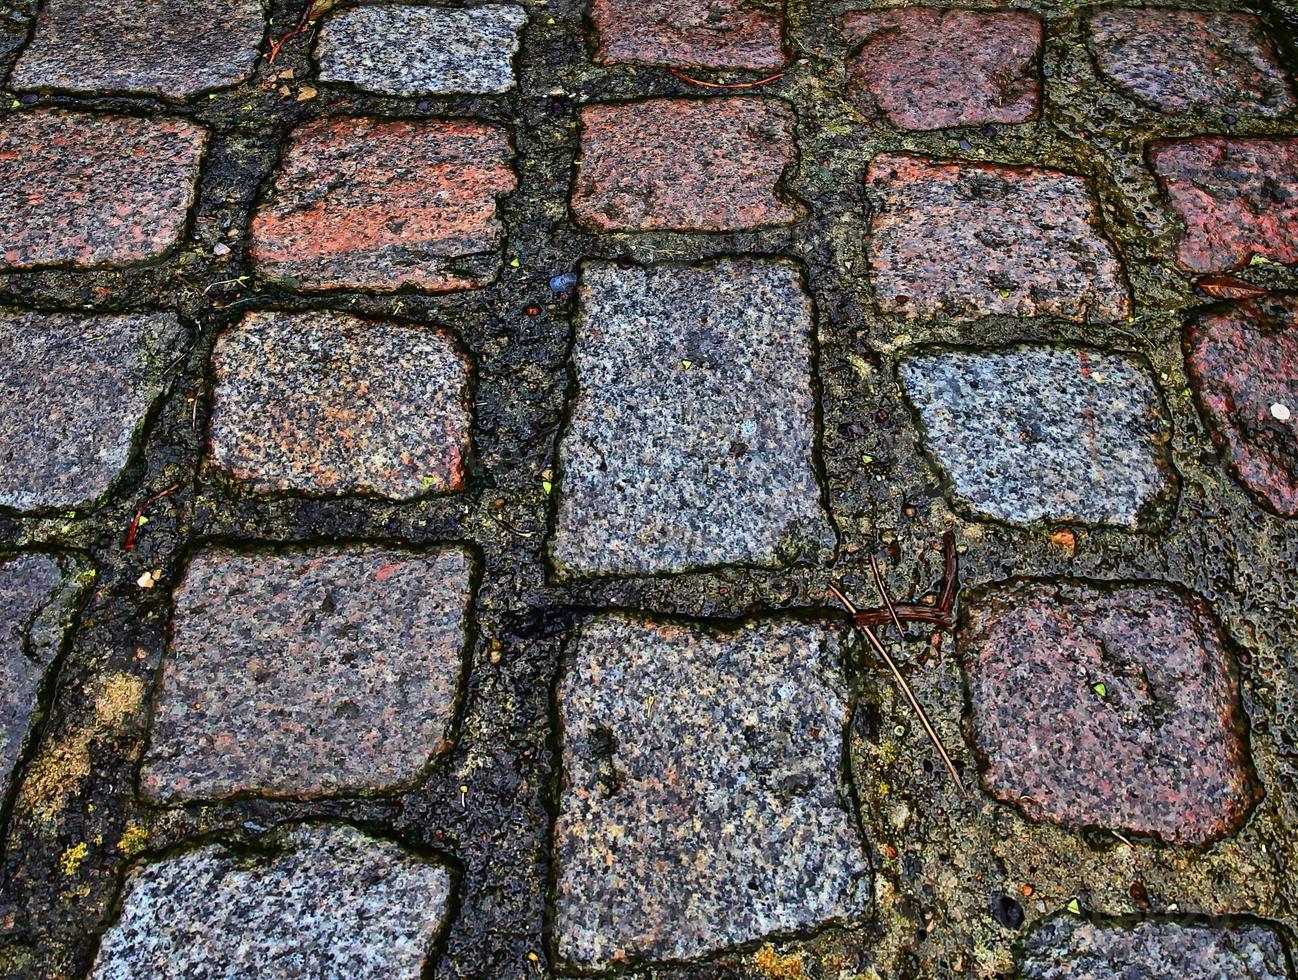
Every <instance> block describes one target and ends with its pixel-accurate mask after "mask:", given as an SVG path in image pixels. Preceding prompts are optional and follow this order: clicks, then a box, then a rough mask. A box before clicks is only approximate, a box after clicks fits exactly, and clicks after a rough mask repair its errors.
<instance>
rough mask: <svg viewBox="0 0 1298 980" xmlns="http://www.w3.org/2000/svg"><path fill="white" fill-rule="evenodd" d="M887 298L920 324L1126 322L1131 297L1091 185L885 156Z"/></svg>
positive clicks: (878, 176)
mask: <svg viewBox="0 0 1298 980" xmlns="http://www.w3.org/2000/svg"><path fill="white" fill-rule="evenodd" d="M867 180H868V184H869V187H870V189H871V190H872V191H873V192H874V193H875V194H877V195H878V196H879V198H880V199H881V206H880V207H879V209H878V210H877V211H875V213H874V214H873V216H872V217H871V221H870V240H869V256H870V267H871V272H872V277H873V281H874V289H875V298H876V301H877V302H878V304H879V306H880V307H881V308H882V309H883V310H885V311H886V312H888V313H893V314H897V315H900V316H903V317H905V318H907V319H912V320H920V319H928V318H932V317H939V316H941V317H947V318H950V319H956V320H968V319H973V318H976V317H981V316H989V315H992V314H998V313H1000V314H1009V315H1011V316H1057V317H1062V318H1064V319H1067V320H1076V321H1083V320H1125V319H1126V318H1127V317H1128V316H1129V315H1130V313H1131V298H1130V295H1129V293H1128V291H1127V287H1126V284H1125V282H1124V279H1123V275H1122V268H1121V266H1120V265H1119V262H1118V258H1117V256H1116V255H1115V254H1114V251H1113V247H1112V246H1111V245H1110V244H1109V242H1108V241H1107V240H1106V239H1105V238H1104V236H1103V235H1102V234H1101V233H1100V229H1099V217H1098V209H1097V206H1096V203H1095V200H1094V198H1093V197H1092V196H1091V192H1090V190H1089V189H1088V188H1087V186H1086V181H1085V180H1083V179H1082V178H1081V177H1076V176H1073V175H1072V174H1066V173H1062V172H1060V171H1058V170H1043V169H1040V168H1036V167H1010V166H1001V165H999V164H991V163H963V162H957V161H943V160H931V159H928V158H925V157H918V156H911V155H909V154H881V155H880V156H878V157H876V158H875V160H874V162H873V163H872V164H871V165H870V171H869V176H868V178H867Z"/></svg>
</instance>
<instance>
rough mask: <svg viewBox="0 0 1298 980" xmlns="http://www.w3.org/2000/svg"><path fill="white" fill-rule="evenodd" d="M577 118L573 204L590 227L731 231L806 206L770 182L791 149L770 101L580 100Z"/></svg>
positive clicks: (779, 109)
mask: <svg viewBox="0 0 1298 980" xmlns="http://www.w3.org/2000/svg"><path fill="white" fill-rule="evenodd" d="M581 125H582V131H581V167H580V168H579V169H578V171H577V177H576V180H575V182H574V185H573V187H574V189H573V194H572V211H573V214H574V215H575V216H576V217H577V219H578V220H579V221H580V222H582V223H583V224H585V225H589V226H590V227H592V228H595V229H597V230H600V231H666V230H670V231H737V230H740V229H744V228H761V227H767V226H772V225H787V224H791V223H792V222H794V221H796V220H798V218H799V217H801V216H802V215H803V213H804V209H803V208H802V207H801V206H800V205H798V204H796V203H795V202H793V201H791V200H789V199H788V198H787V197H786V196H785V195H784V193H783V192H782V191H781V190H780V189H779V186H778V185H779V183H780V181H781V179H782V177H783V175H784V172H785V170H786V169H788V168H789V167H790V166H791V165H792V164H793V163H794V161H795V160H796V159H797V149H796V146H795V143H794V114H793V110H792V109H790V108H789V107H788V105H787V104H785V103H784V102H781V101H779V100H777V99H768V98H757V97H750V96H735V97H723V98H705V99H651V100H649V101H646V102H628V103H620V104H613V105H595V106H587V107H586V108H585V109H583V110H582V112H581Z"/></svg>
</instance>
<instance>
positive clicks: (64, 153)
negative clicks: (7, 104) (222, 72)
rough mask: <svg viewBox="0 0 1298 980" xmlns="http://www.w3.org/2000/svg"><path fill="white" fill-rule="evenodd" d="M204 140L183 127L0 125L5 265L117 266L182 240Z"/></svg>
mask: <svg viewBox="0 0 1298 980" xmlns="http://www.w3.org/2000/svg"><path fill="white" fill-rule="evenodd" d="M206 145H207V131H206V130H205V129H203V128H202V127H201V126H196V125H194V124H193V123H189V122H185V121H183V120H180V119H136V118H128V117H124V116H122V117H119V116H91V115H85V114H83V113H74V112H31V113H17V114H12V115H10V116H8V117H7V118H6V119H5V120H4V122H3V123H0V239H2V240H3V242H4V264H5V265H6V266H8V267H10V268H19V269H26V268H31V267H34V266H44V265H74V266H99V265H104V266H120V265H128V264H130V263H133V262H141V261H144V260H147V259H153V258H157V257H158V256H160V255H163V254H164V253H166V252H167V251H168V250H169V249H171V248H172V247H173V246H175V245H176V244H177V243H178V242H179V241H180V239H181V238H182V237H183V235H184V232H185V224H186V222H187V220H188V217H189V209H190V206H191V205H192V204H193V203H194V195H195V187H196V184H197V181H198V170H199V164H200V162H201V160H202V156H203V149H204V147H205V146H206Z"/></svg>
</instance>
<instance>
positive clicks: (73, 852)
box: [59, 841, 90, 877]
mask: <svg viewBox="0 0 1298 980" xmlns="http://www.w3.org/2000/svg"><path fill="white" fill-rule="evenodd" d="M89 853H90V848H88V847H86V842H85V841H81V842H79V843H76V844H73V845H72V846H71V847H69V848H68V849H67V850H65V851H64V852H63V853H62V854H61V855H60V856H59V867H60V868H62V869H63V873H64V874H65V875H68V876H69V877H71V876H72V875H74V874H76V873H77V869H78V868H79V867H81V862H82V861H84V860H85V859H86V855H87V854H89Z"/></svg>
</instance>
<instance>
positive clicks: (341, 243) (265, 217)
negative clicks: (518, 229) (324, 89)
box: [252, 117, 517, 292]
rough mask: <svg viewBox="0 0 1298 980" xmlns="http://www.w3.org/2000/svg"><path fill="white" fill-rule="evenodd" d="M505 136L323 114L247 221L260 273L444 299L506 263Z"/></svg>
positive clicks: (314, 284) (512, 182)
mask: <svg viewBox="0 0 1298 980" xmlns="http://www.w3.org/2000/svg"><path fill="white" fill-rule="evenodd" d="M511 159H512V150H511V146H510V139H509V134H508V133H507V132H506V131H505V130H504V129H503V128H501V127H499V126H494V125H490V124H488V123H481V122H474V121H471V120H449V121H444V120H382V119H365V118H351V117H344V118H325V119H320V120H317V121H315V122H310V123H307V124H305V125H303V126H301V127H300V128H298V129H297V130H296V131H295V132H294V133H293V135H292V137H291V139H290V142H289V147H288V150H287V152H286V154H285V157H284V161H283V164H282V166H281V168H280V171H279V173H278V174H277V175H276V176H275V180H274V186H273V189H272V191H271V194H270V197H269V199H268V200H267V201H265V202H263V204H262V205H261V207H259V208H258V209H257V212H256V214H255V215H254V216H253V221H252V254H253V260H254V264H255V267H256V269H257V271H258V272H259V274H260V275H262V276H265V277H267V278H269V279H274V280H280V281H283V282H285V283H286V284H288V285H290V286H295V287H298V288H301V289H305V290H328V289H360V290H374V291H377V292H387V291H392V290H396V289H402V288H407V287H408V288H411V289H418V290H425V291H429V292H446V291H450V290H456V289H471V288H474V287H477V286H483V285H486V284H487V283H489V282H491V281H492V280H493V279H494V278H495V277H496V275H497V273H498V272H499V269H500V265H501V259H500V254H499V253H500V244H501V242H502V240H503V238H504V226H503V225H502V224H501V221H500V217H499V215H498V213H497V201H498V199H499V198H501V197H503V196H505V195H506V194H509V193H511V192H512V191H513V190H514V188H515V187H516V186H517V177H516V176H515V174H514V171H513V170H512V169H511V166H510V161H511Z"/></svg>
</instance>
